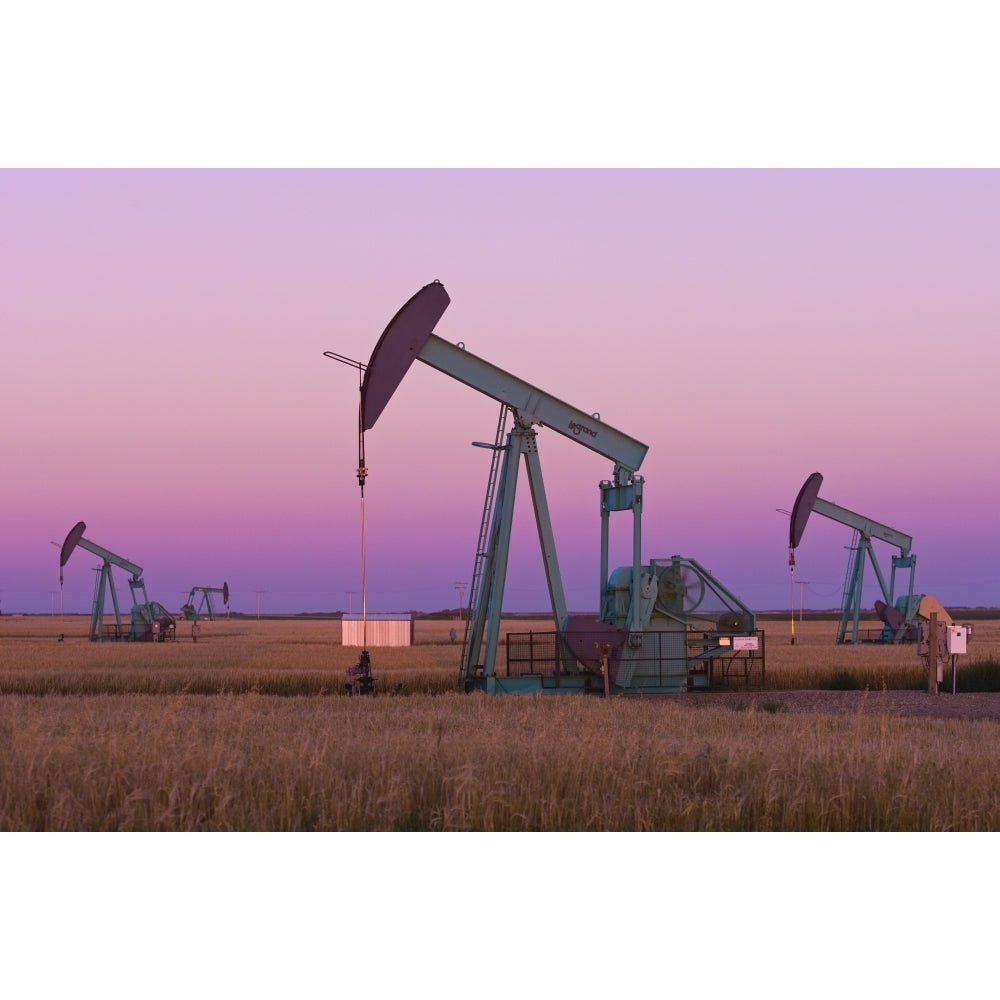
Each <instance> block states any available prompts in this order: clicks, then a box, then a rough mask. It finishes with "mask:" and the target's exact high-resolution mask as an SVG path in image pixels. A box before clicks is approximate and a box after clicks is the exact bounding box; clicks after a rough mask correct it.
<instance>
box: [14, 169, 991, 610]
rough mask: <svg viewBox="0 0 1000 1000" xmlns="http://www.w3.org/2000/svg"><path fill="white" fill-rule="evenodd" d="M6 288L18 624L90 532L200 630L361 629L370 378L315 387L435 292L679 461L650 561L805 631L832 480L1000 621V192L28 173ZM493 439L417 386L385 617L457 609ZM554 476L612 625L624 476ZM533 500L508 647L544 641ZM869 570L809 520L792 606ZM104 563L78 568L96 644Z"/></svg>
mask: <svg viewBox="0 0 1000 1000" xmlns="http://www.w3.org/2000/svg"><path fill="white" fill-rule="evenodd" d="M0 255H2V264H0V271H2V274H3V287H4V291H3V297H2V299H3V303H2V307H0V308H2V317H3V318H2V323H3V330H4V363H3V366H2V368H0V419H2V426H3V429H4V446H3V455H4V463H3V465H4V472H3V494H2V496H3V502H2V520H0V606H2V609H3V612H4V613H16V612H45V613H47V612H50V611H52V610H58V608H59V601H60V597H59V594H58V590H59V577H58V572H59V567H58V555H59V553H58V551H57V548H56V547H55V546H54V545H53V543H57V545H61V543H62V541H63V539H64V538H65V536H66V534H67V533H68V532H69V530H70V529H71V528H72V527H73V525H74V524H75V523H76V522H77V521H80V520H83V521H85V522H86V524H87V530H86V533H85V537H86V538H88V539H89V540H90V541H92V542H94V543H95V544H97V545H100V546H102V547H105V548H107V549H110V550H111V551H112V552H114V553H116V554H118V555H120V556H122V557H124V558H126V559H128V560H130V561H132V562H134V563H137V564H138V565H139V566H141V567H143V569H144V579H145V582H146V588H147V593H148V596H149V598H150V599H151V600H158V601H160V602H161V603H163V604H164V605H166V606H167V607H168V608H171V609H175V610H176V609H177V608H179V606H180V604H181V603H182V600H183V598H184V597H185V596H186V595H187V593H188V591H189V590H190V588H192V587H194V586H221V585H222V583H223V582H224V581H225V582H227V583H228V584H229V587H230V591H231V595H232V597H231V602H230V605H231V608H232V609H233V610H235V611H241V612H255V611H256V610H257V609H258V606H259V607H260V610H261V611H262V612H265V613H266V612H296V611H331V610H348V609H349V608H352V609H353V610H355V611H357V610H359V609H360V589H361V574H360V565H361V562H360V538H361V531H360V499H359V490H358V485H357V480H356V478H355V468H356V464H357V410H358V375H357V372H356V371H354V370H352V369H350V368H348V367H346V366H343V365H340V364H337V363H336V362H334V361H331V360H329V359H327V358H325V357H324V356H323V352H324V351H327V350H330V351H335V352H337V353H339V354H343V355H346V356H348V357H350V358H354V359H357V360H359V361H367V360H368V358H369V355H370V354H371V351H372V349H373V347H374V345H375V343H376V341H377V340H378V338H379V336H380V335H381V333H382V330H383V329H384V327H385V325H386V324H387V322H388V321H389V320H390V319H391V317H392V316H393V314H394V313H395V312H396V310H397V309H398V308H399V307H400V306H401V305H402V304H403V302H405V301H406V300H407V299H408V298H409V297H410V296H411V295H413V294H414V293H415V292H416V291H417V290H418V289H419V288H420V287H422V286H423V285H425V284H427V283H428V282H430V281H433V280H435V279H437V280H440V281H441V282H443V283H444V285H445V287H446V289H447V290H448V293H449V295H450V296H451V305H450V307H449V308H448V310H447V311H446V312H445V314H444V316H443V318H442V320H441V321H440V323H439V324H438V326H437V329H436V331H435V332H436V333H437V334H438V335H439V336H440V337H442V338H444V339H446V340H449V341H452V342H462V343H464V344H465V346H466V348H467V349H468V350H470V351H472V352H473V353H475V354H477V355H479V356H480V357H483V358H485V359H486V360H488V361H490V362H492V363H493V364H495V365H497V366H499V367H501V368H503V369H505V370H507V371H509V372H511V373H513V374H515V375H517V376H519V377H520V378H522V379H524V380H526V381H528V382H531V383H533V384H534V385H536V386H538V387H539V388H540V389H543V390H544V391H546V392H549V393H552V394H553V395H555V396H557V397H559V398H561V399H562V400H564V401H565V402H567V403H570V404H572V405H574V406H576V407H578V408H580V409H582V410H585V411H586V412H588V413H590V412H595V411H596V412H599V413H600V415H601V418H602V420H604V421H605V422H606V423H608V424H610V425H612V426H613V427H615V428H617V429H619V430H621V431H624V432H625V433H627V434H629V435H631V436H633V437H635V438H638V439H639V440H640V441H642V442H644V443H645V444H647V445H648V446H649V452H648V455H647V457H646V460H645V462H644V463H643V465H642V468H641V469H640V473H641V475H643V476H644V478H645V513H644V520H643V557H644V559H649V558H651V557H652V558H658V557H667V556H670V555H673V554H678V555H682V556H686V557H691V558H694V559H696V560H697V561H698V562H700V563H701V564H702V565H704V566H705V567H707V568H708V569H709V570H711V571H712V573H713V574H714V575H715V576H716V577H718V578H719V579H720V580H721V581H722V582H723V583H724V584H725V585H726V586H727V587H729V589H730V590H732V591H734V592H735V593H736V594H737V595H739V596H740V597H741V599H742V600H743V601H744V602H745V603H747V604H748V605H749V606H750V607H751V608H754V609H755V610H768V609H784V608H787V607H788V605H789V603H790V601H791V588H790V579H789V570H788V547H787V540H788V518H787V516H785V515H784V514H782V513H780V509H789V508H790V507H791V506H792V504H793V502H794V500H795V496H796V494H797V492H798V490H799V487H800V486H801V485H802V483H803V482H804V481H805V479H806V477H807V476H808V475H809V474H810V473H812V472H815V471H819V472H821V473H822V474H823V476H824V483H823V487H822V489H821V491H820V496H821V497H823V498H824V499H826V500H829V501H832V502H834V503H837V504H840V505H842V506H845V507H847V508H849V509H851V510H853V511H856V512H858V513H861V514H864V515H866V516H868V517H871V518H873V519H875V520H878V521H880V522H883V523H886V524H888V525H890V526H892V527H894V528H896V529H898V530H900V531H903V532H905V533H907V534H910V535H912V536H913V539H914V546H913V551H914V553H915V554H916V555H917V588H916V589H917V590H918V591H919V592H921V593H932V594H934V595H935V596H937V597H938V598H939V599H940V600H941V601H942V602H943V603H944V604H945V605H946V606H947V605H952V606H954V605H981V604H985V605H997V604H1000V569H998V568H997V556H998V554H1000V527H998V519H997V515H996V510H997V500H998V496H1000V465H998V462H997V454H996V444H995V439H996V435H995V431H994V425H995V422H996V401H995V400H996V383H997V378H998V374H1000V346H998V344H1000V340H998V334H1000V330H998V327H997V322H998V316H1000V284H998V282H997V280H996V275H997V273H998V272H1000V174H998V173H997V172H996V171H993V170H979V171H973V170H931V169H924V170H906V169H889V170H864V169H862V170H794V169H787V170H778V169H774V170H772V169H761V170H750V169H722V170H685V169H632V170H629V169H607V170H596V169H524V170H512V169H511V170H508V169H469V170H466V169H424V170H418V169H402V168H401V169H383V170H375V169H329V170H238V169H236V170H214V171H213V170H81V169H55V170H30V169H25V170H21V169H11V170H4V171H2V172H0ZM498 412H499V406H498V404H497V403H495V402H494V401H493V400H492V399H490V398H488V397H485V396H483V395H481V394H479V393H477V392H475V391H473V390H471V389H469V388H467V387H465V386H464V385H462V384H460V383H458V382H457V381H454V380H453V379H450V378H449V377H448V376H446V375H443V374H441V373H439V372H436V371H434V370H432V369H430V368H428V367H427V366H425V365H423V364H421V363H419V362H418V363H416V364H415V365H414V366H413V368H411V370H410V371H409V373H408V374H407V376H406V378H405V379H404V381H403V383H402V384H401V386H400V388H399V390H398V391H397V393H396V394H395V396H394V397H393V398H392V400H391V401H390V403H389V405H388V406H387V407H386V410H385V412H384V413H383V414H382V416H381V418H380V420H379V421H378V423H377V425H376V426H375V427H374V428H373V429H372V430H371V431H369V432H368V434H367V435H366V457H367V464H368V468H369V477H368V482H367V487H366V494H365V496H366V508H365V515H366V539H367V565H368V594H367V597H368V610H369V612H373V613H374V612H400V611H408V610H421V611H433V610H437V609H441V608H448V607H455V606H456V605H457V603H458V600H459V597H458V592H457V589H456V583H459V582H463V581H468V580H469V579H470V576H471V573H472V569H473V559H474V555H475V546H476V540H477V535H478V529H479V522H480V517H481V513H482V506H483V499H484V493H485V488H486V476H487V472H488V465H489V454H488V453H487V452H486V451H485V450H483V449H479V448H474V447H472V446H471V444H472V442H473V441H491V440H492V437H493V433H494V431H495V428H496V422H497V416H498ZM538 445H539V452H540V455H541V461H542V468H543V471H544V475H545V483H546V488H547V491H548V496H549V503H550V507H551V513H552V519H553V524H554V529H555V534H556V543H557V546H558V555H559V560H560V564H561V569H562V575H563V579H564V584H565V588H566V593H567V599H568V602H569V604H570V607H571V608H572V609H573V610H578V611H589V610H594V609H596V608H597V605H598V596H599V580H598V569H599V539H600V535H599V529H600V519H599V494H598V483H599V482H600V481H601V480H602V479H605V478H608V477H609V476H610V474H611V471H612V469H611V463H610V462H609V461H607V460H606V459H603V458H601V457H600V456H598V455H595V454H594V453H592V452H590V451H588V450H587V449H586V448H582V447H580V446H578V445H577V444H576V443H575V442H573V441H570V440H568V439H567V438H564V437H562V436H561V435H559V434H557V433H555V432H553V431H551V430H546V429H542V430H541V431H540V433H539V440H538ZM529 500H530V498H529V492H528V487H527V481H526V479H523V477H522V483H521V489H520V491H519V504H520V509H519V511H518V514H517V517H516V519H515V528H514V546H513V548H514V551H513V554H512V560H511V566H510V571H509V574H508V581H507V588H506V598H505V608H506V609H507V610H510V611H531V610H543V609H545V608H546V606H547V595H546V590H545V584H544V576H543V573H542V567H541V559H540V556H539V552H538V543H537V536H536V533H535V528H534V523H533V520H532V517H531V511H530V504H529ZM618 517H619V518H622V519H623V520H622V521H621V522H618V521H617V520H616V519H615V518H613V519H612V525H613V533H612V540H613V543H614V546H613V548H614V554H613V558H612V564H613V565H624V564H626V563H628V562H629V560H630V531H631V527H630V524H629V523H627V519H628V515H624V514H622V515H618ZM615 525H619V527H618V529H617V530H615ZM851 541H852V533H851V531H850V529H848V528H847V527H845V526H843V525H840V524H837V523H835V522H832V521H830V520H828V519H824V518H822V517H820V516H814V517H813V518H812V519H811V520H810V522H809V525H808V526H807V529H806V531H805V534H804V537H803V540H802V543H801V545H800V546H799V548H798V550H797V565H796V573H795V576H796V579H797V580H800V581H807V582H804V583H803V585H802V587H801V588H800V587H799V586H798V585H796V587H795V591H794V599H795V602H796V604H797V603H798V602H799V600H800V599H802V600H804V603H805V606H806V607H807V608H808V607H812V608H835V607H839V606H840V602H841V594H842V590H843V584H844V577H845V571H846V568H847V561H848V556H849V552H848V547H849V545H850V544H851ZM876 548H877V551H878V552H879V557H880V560H882V561H883V565H884V567H885V568H886V569H888V567H889V560H890V557H891V555H892V554H893V550H891V549H889V548H880V547H879V546H878V545H876ZM97 564H98V560H97V559H96V558H95V557H94V556H92V555H91V554H90V553H89V552H85V551H83V550H77V551H76V552H75V553H74V554H73V555H72V557H71V558H70V560H69V562H68V564H67V566H66V567H65V571H64V584H63V592H62V598H61V599H62V604H63V607H64V610H65V611H66V612H67V613H69V612H80V613H86V612H89V610H90V607H91V601H92V595H93V586H94V575H95V574H94V567H95V566H96V565H97ZM866 579H867V581H868V584H867V587H866V597H865V604H866V606H869V607H870V606H871V605H872V603H873V602H874V600H875V598H876V597H878V596H879V594H878V591H877V589H876V583H875V577H874V574H873V573H872V572H871V570H870V569H869V570H868V572H867V574H866ZM116 580H117V586H118V589H119V594H120V596H122V595H124V596H123V600H124V603H125V605H126V607H127V606H128V604H129V601H128V587H127V575H126V574H125V573H123V572H117V571H116Z"/></svg>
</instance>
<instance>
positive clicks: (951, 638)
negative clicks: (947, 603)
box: [945, 625, 969, 655]
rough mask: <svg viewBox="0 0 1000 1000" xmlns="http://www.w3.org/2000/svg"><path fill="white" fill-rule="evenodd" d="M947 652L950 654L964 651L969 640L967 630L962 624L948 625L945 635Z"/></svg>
mask: <svg viewBox="0 0 1000 1000" xmlns="http://www.w3.org/2000/svg"><path fill="white" fill-rule="evenodd" d="M945 641H946V643H947V645H948V652H949V653H951V654H952V655H954V654H956V653H965V652H966V647H967V645H968V641H969V631H968V629H967V628H966V627H965V626H964V625H949V626H948V630H947V633H946V635H945Z"/></svg>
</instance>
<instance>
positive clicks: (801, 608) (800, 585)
mask: <svg viewBox="0 0 1000 1000" xmlns="http://www.w3.org/2000/svg"><path fill="white" fill-rule="evenodd" d="M796 582H797V583H798V585H799V624H800V625H801V624H802V611H803V600H804V598H803V596H802V595H803V590H802V588H803V587H807V586H808V585H809V581H808V580H798V581H796Z"/></svg>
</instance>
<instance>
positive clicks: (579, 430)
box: [569, 420, 597, 438]
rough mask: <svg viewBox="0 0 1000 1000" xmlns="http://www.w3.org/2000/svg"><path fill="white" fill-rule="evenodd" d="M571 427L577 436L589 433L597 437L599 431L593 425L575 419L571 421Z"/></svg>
mask: <svg viewBox="0 0 1000 1000" xmlns="http://www.w3.org/2000/svg"><path fill="white" fill-rule="evenodd" d="M569 429H570V430H571V431H572V432H573V434H574V435H575V436H576V437H579V436H580V435H581V434H589V435H590V436H591V437H592V438H595V437H597V431H595V430H594V429H593V428H591V427H586V426H584V425H583V424H579V423H577V422H576V421H575V420H571V421H570V422H569Z"/></svg>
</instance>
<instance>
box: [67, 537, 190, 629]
mask: <svg viewBox="0 0 1000 1000" xmlns="http://www.w3.org/2000/svg"><path fill="white" fill-rule="evenodd" d="M86 530H87V525H86V524H84V522H83V521H79V522H78V523H77V524H75V525H74V526H73V528H72V529H71V530H70V533H69V534H68V535H67V536H66V541H64V542H63V544H62V549H61V550H60V553H59V567H60V579H62V573H61V570H62V567H63V566H65V565H66V563H67V561H68V560H69V557H70V556H71V555H72V554H73V550H74V549H75V548H77V546H79V547H80V548H81V549H85V550H86V551H87V552H91V553H93V554H94V555H95V556H97V557H98V558H99V559H100V560H101V567H100V569H99V571H98V575H97V581H96V583H95V585H94V604H93V608H92V610H91V615H90V641H91V642H108V641H111V642H115V641H121V640H129V641H133V642H150V641H156V640H159V639H168V638H174V635H175V629H176V622H175V621H174V617H173V615H171V614H170V613H169V612H168V611H167V610H166V609H165V608H164V607H163V605H162V604H159V603H157V602H156V601H150V600H149V599H148V598H147V597H146V584H145V583H144V582H143V579H142V567H141V566H136V564H135V563H133V562H130V561H129V560H128V559H123V558H122V557H121V556H117V555H115V554H114V553H113V552H109V551H108V550H107V549H105V548H102V547H101V546H100V545H95V544H94V543H93V542H91V541H89V540H88V539H86V538H84V537H83V533H84V532H85V531H86ZM112 566H118V567H119V568H121V569H123V570H125V572H127V573H129V574H131V578H130V579H129V581H128V585H129V588H130V590H131V591H132V620H131V625H130V627H129V628H128V629H127V630H126V629H123V628H122V616H121V609H120V608H119V607H118V593H117V591H116V590H115V581H114V578H113V577H112V575H111V567H112ZM108 592H110V594H111V603H112V606H113V607H114V611H115V624H114V626H113V629H112V628H111V627H110V626H109V628H107V629H106V628H105V626H104V606H105V594H106V593H108ZM140 595H141V596H142V601H141V602H140V601H139V600H138V596H140Z"/></svg>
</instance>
